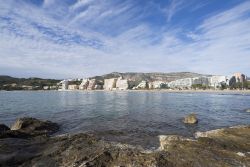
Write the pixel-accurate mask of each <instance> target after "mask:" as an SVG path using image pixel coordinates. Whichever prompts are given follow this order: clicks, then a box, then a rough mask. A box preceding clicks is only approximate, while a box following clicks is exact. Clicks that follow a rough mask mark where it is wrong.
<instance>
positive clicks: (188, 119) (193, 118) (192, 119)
mask: <svg viewBox="0 0 250 167" xmlns="http://www.w3.org/2000/svg"><path fill="white" fill-rule="evenodd" d="M183 122H184V123H185V124H197V123H198V119H197V117H196V115H195V114H194V113H192V114H189V115H188V116H187V117H185V118H184V120H183Z"/></svg>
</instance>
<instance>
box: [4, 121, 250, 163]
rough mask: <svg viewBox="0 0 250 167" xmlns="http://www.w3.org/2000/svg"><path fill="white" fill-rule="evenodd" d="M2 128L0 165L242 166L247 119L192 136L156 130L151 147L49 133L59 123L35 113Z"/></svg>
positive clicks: (246, 158) (248, 157) (249, 153)
mask: <svg viewBox="0 0 250 167" xmlns="http://www.w3.org/2000/svg"><path fill="white" fill-rule="evenodd" d="M22 124H25V125H26V126H22ZM2 126H3V125H2ZM4 128H5V130H4V131H1V133H0V139H1V140H0V147H1V148H3V149H0V166H1V165H3V166H22V167H24V166H25V167H26V166H65V167H66V166H79V167H80V166H85V167H94V166H97V167H101V166H106V167H113V166H124V167H125V166H126V167H130V166H138V167H142V166H143V167H151V166H159V167H165V166H170V167H182V166H190V167H198V166H203V167H210V166H215V167H220V166H228V167H234V166H246V167H247V166H249V164H250V142H249V141H250V140H249V139H250V125H244V126H233V127H228V128H222V129H215V130H211V131H205V132H196V133H194V138H187V137H183V136H180V135H160V136H158V141H159V148H158V149H154V150H147V149H144V148H142V147H140V146H136V145H129V144H124V143H118V142H108V141H105V140H102V139H101V138H97V137H96V136H95V135H93V134H88V133H77V134H72V135H70V134H65V135H56V136H51V134H53V133H55V132H56V131H58V129H59V128H60V126H59V125H58V124H56V123H53V122H50V121H42V120H38V119H35V118H22V119H18V120H17V121H16V122H15V123H14V124H13V126H12V127H11V129H8V127H7V126H5V127H4ZM180 159H181V161H180Z"/></svg>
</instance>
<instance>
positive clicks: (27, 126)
mask: <svg viewBox="0 0 250 167" xmlns="http://www.w3.org/2000/svg"><path fill="white" fill-rule="evenodd" d="M11 130H18V131H20V132H24V133H28V134H32V135H35V134H36V135H38V134H39V135H41V134H44V135H50V134H53V133H55V132H57V131H58V130H59V125H58V124H56V123H53V122H50V121H41V120H39V119H36V118H30V117H24V118H19V119H17V120H16V122H15V123H14V124H13V125H12V126H11Z"/></svg>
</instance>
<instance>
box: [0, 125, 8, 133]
mask: <svg viewBox="0 0 250 167" xmlns="http://www.w3.org/2000/svg"><path fill="white" fill-rule="evenodd" d="M8 130H10V128H9V127H8V126H6V125H4V124H0V133H4V132H6V131H8Z"/></svg>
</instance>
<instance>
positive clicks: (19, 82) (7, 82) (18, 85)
mask: <svg viewBox="0 0 250 167" xmlns="http://www.w3.org/2000/svg"><path fill="white" fill-rule="evenodd" d="M58 82H59V80H55V79H42V78H15V77H11V76H7V75H0V90H22V89H25V87H26V88H28V87H29V88H32V89H38V90H39V89H42V88H43V86H53V85H56V84H57V83H58Z"/></svg>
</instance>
